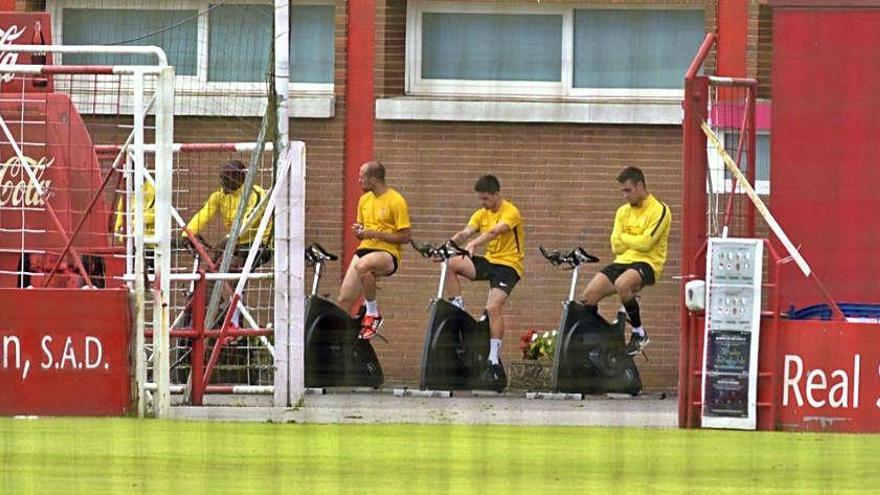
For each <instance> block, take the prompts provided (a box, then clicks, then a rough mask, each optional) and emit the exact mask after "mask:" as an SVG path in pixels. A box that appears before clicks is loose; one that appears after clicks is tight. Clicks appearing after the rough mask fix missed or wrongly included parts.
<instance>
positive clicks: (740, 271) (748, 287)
mask: <svg viewBox="0 0 880 495" xmlns="http://www.w3.org/2000/svg"><path fill="white" fill-rule="evenodd" d="M763 248H764V242H763V240H762V239H727V238H711V239H709V248H708V251H707V255H706V303H707V307H706V313H705V315H706V316H705V322H706V323H705V330H704V339H703V382H702V390H703V394H702V395H703V397H702V403H703V408H702V425H703V427H704V428H734V429H744V430H749V429H751V430H753V429H755V427H756V424H757V412H756V406H757V389H758V342H759V339H760V330H761V280H762V261H763Z"/></svg>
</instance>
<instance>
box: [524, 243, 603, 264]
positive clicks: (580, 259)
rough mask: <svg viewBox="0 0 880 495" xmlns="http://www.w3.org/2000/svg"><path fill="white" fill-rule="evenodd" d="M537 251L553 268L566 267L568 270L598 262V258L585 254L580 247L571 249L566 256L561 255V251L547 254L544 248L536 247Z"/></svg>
mask: <svg viewBox="0 0 880 495" xmlns="http://www.w3.org/2000/svg"><path fill="white" fill-rule="evenodd" d="M538 249H540V250H541V254H542V255H544V258H546V259H547V261H549V262H550V264H552V265H553V266H560V265H568V266H569V267H570V268H575V267H576V266H578V265H581V264H583V263H598V262H599V258H598V257H596V256H593V255H592V254H590V253H588V252H586V251H585V250H584V248H582V247H580V246H578V247H577V248H576V249H573V250H572V251H571V252H570V253H568V254H563V253H562V252H561V251H549V252H548V251H547V250H545V249H544V246H538Z"/></svg>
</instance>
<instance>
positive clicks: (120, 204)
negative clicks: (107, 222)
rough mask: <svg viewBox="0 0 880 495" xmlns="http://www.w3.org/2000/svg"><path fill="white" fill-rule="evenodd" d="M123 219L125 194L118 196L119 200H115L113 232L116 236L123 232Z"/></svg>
mask: <svg viewBox="0 0 880 495" xmlns="http://www.w3.org/2000/svg"><path fill="white" fill-rule="evenodd" d="M124 221H125V196H119V201H117V202H116V221H115V222H114V223H113V232H114V233H115V234H116V235H117V236H122V234H124V232H122V226H123V222H124Z"/></svg>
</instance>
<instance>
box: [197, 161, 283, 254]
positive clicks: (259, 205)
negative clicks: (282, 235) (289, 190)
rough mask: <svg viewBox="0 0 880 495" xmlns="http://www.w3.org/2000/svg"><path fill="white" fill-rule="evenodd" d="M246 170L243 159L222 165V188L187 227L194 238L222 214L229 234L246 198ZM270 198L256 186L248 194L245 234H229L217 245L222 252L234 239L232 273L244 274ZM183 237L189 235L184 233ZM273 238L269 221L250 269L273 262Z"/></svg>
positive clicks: (244, 223)
mask: <svg viewBox="0 0 880 495" xmlns="http://www.w3.org/2000/svg"><path fill="white" fill-rule="evenodd" d="M246 171H247V167H246V166H245V164H244V163H242V162H241V161H240V160H230V161H228V162H226V163H224V164H223V165H222V167H221V170H220V188H219V189H217V190H216V191H214V192H212V193H211V195H210V196H208V200H207V201H205V204H204V206H202V208H201V209H200V210H199V211H198V213H196V214H195V215H194V216H193V217H192V219H191V220H190V221H189V223H187V224H186V228H187V229H188V230H189V231H190V232H192V233H193V235H196V236H198V235H199V234H200V233H201V232H202V231H204V230H205V228H206V227H207V226H208V225H209V224H210V223H211V220H213V219H214V217H215V216H217V214H220V216H221V218H222V219H223V226H224V227H225V229H226V232H229V229H231V228H232V223H233V221H234V220H235V214H236V212H237V211H238V203H239V201H241V198H242V197H243V196H244V192H243V191H242V189H243V188H242V185H243V184H244V180H245V173H246ZM268 199H269V198H268V195H267V193H266V190H265V189H263V188H262V187H260V186H259V185H256V184H254V185H253V187H252V188H251V191H250V193H249V194H248V195H247V206H246V207H245V210H244V220H243V222H242V224H241V225H242V228H243V229H244V230H243V232H242V233H241V235H240V236H237V235H235V234H234V233H229V236H228V237H224V239H223V240H222V241H221V242H220V243H219V244H218V245H217V246H215V248H217V249H220V250H222V249H223V247H224V246H225V244H226V242H228V239H229V238H230V237H231V238H232V239H234V242H235V250H234V251H233V258H232V264H231V265H230V270H231V271H233V272H237V271H241V268H242V267H243V266H244V262H245V261H246V260H247V255H248V251H249V250H250V247H251V243H252V242H253V240H254V237H256V235H257V225H259V223H260V218H261V217H262V216H263V212H264V211H265V210H266V203H267V201H268ZM183 236H184V237H186V236H187V234H186V232H184V233H183ZM272 236H273V233H272V223H271V222H270V223H269V227H268V228H267V229H266V232H265V233H264V234H263V239H262V242H261V243H260V247H259V251H258V252H257V257H256V258H255V259H254V266H253V267H251V268H252V269H256V268H257V267H259V266H260V265H262V264H264V263H266V262H267V261H269V260H270V259H272V248H271V246H272Z"/></svg>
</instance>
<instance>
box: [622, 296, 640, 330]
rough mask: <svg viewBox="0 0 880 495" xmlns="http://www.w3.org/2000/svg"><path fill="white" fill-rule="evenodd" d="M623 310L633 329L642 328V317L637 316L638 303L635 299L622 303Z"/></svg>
mask: <svg viewBox="0 0 880 495" xmlns="http://www.w3.org/2000/svg"><path fill="white" fill-rule="evenodd" d="M623 309H625V310H626V316H627V318H629V323H630V325H632V327H633V329H635V328H641V327H642V316H641V315H640V314H639V302H638V301H637V300H636V298H632V299H630V300H629V301H626V302H624V303H623Z"/></svg>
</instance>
